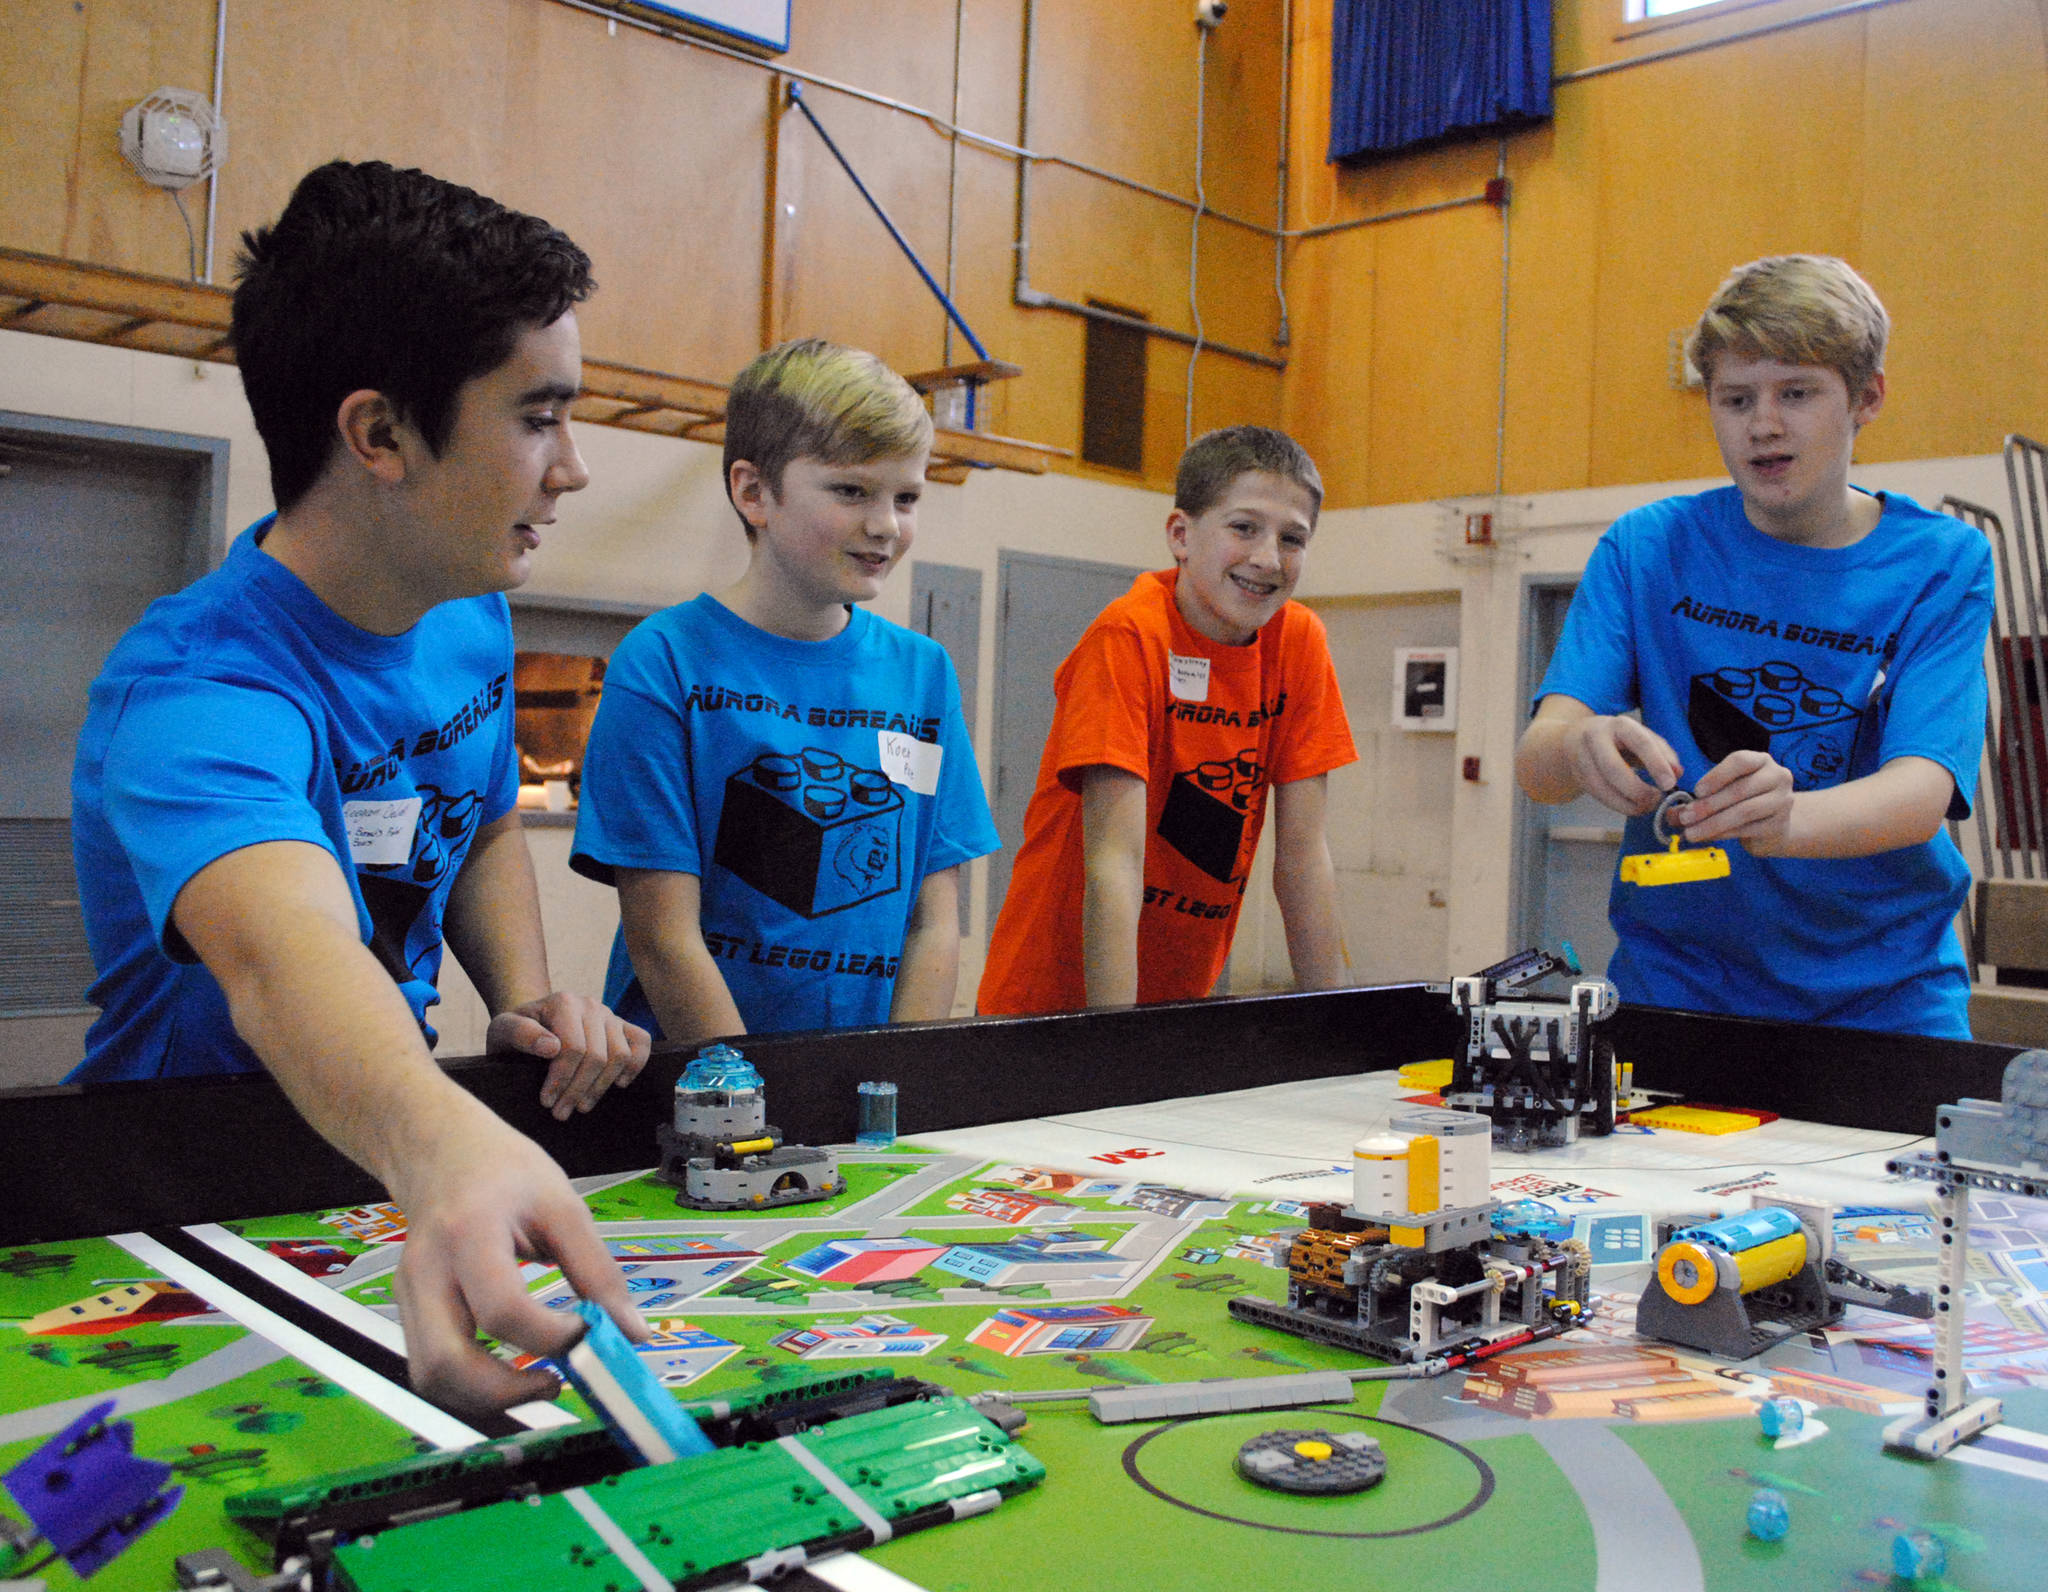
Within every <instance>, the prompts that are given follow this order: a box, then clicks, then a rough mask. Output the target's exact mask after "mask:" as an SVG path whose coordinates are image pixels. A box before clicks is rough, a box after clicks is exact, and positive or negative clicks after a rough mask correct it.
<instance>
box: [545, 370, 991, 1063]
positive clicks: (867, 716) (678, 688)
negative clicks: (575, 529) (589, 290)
mask: <svg viewBox="0 0 2048 1592" xmlns="http://www.w3.org/2000/svg"><path fill="white" fill-rule="evenodd" d="M725 425H726V432H725V485H726V494H727V497H728V498H729V500H730V501H731V503H732V506H733V508H734V510H735V512H736V513H737V514H738V515H739V518H740V525H741V528H742V530H743V531H744V532H745V534H746V537H747V541H748V544H749V547H750V550H751V555H752V556H751V558H750V560H749V562H748V565H747V571H746V573H745V574H744V575H742V576H741V577H740V579H739V580H738V581H737V582H736V583H735V584H734V585H732V586H730V587H728V588H727V589H726V590H724V591H722V592H719V593H718V594H717V595H716V596H714V595H712V594H710V593H708V592H707V593H705V594H704V595H703V596H700V597H698V598H696V599H695V600H693V601H691V602H687V603H684V604H681V605H680V606H678V607H674V608H669V609H665V610H663V611H662V612H661V613H658V614H655V615H654V616H653V617H652V618H650V619H648V620H646V621H645V622H644V623H643V624H641V625H640V626H639V627H638V628H636V629H635V630H634V631H633V633H632V634H631V635H629V636H628V637H627V638H626V639H625V640H624V641H623V642H621V643H620V645H619V649H618V651H617V653H616V654H614V656H613V658H612V660H611V663H610V665H609V667H608V669H607V671H606V675H605V685H604V696H603V698H602V699H601V701H600V703H599V705H598V711H597V719H596V722H595V724H594V725H593V726H592V729H591V734H590V746H589V751H588V753H587V754H586V757H585V761H584V771H583V790H582V807H581V810H580V813H579V815H578V818H577V823H576V841H575V845H574V847H573V849H572V852H571V856H570V866H572V867H573V868H575V869H576V870H577V871H578V872H579V873H582V874H585V875H586V876H588V877H590V878H592V879H596V880H598V881H599V882H600V883H605V884H613V885H616V886H617V888H618V892H619V916H620V927H619V934H618V937H617V939H616V940H615V941H614V942H613V946H612V964H611V973H610V976H609V978H608V979H607V981H606V986H605V987H606V988H607V989H608V990H610V991H611V999H612V1001H613V1003H614V1004H615V1005H616V1006H617V1007H618V1009H619V1010H620V1011H621V1012H622V1013H626V1014H630V1015H631V1017H632V1020H634V1021H636V1022H640V1023H644V1024H646V1025H647V1026H648V1027H649V1028H651V1029H653V1030H654V1031H655V1032H656V1033H657V1034H658V1035H660V1036H661V1037H664V1038H667V1039H670V1040H674V1041H677V1042H679V1043H687V1044H695V1043H699V1042H701V1041H703V1040H707V1039H710V1038H712V1037H714V1036H721V1035H732V1034H740V1033H752V1032H760V1031H763V1030H775V1029H796V1028H837V1027H848V1026H856V1025H865V1024H875V1023H884V1022H900V1021H909V1020H915V1019H920V1018H936V1017H946V1016H949V1015H951V1012H952V1007H953V996H954V991H955V989H956V987H957V984H958V979H959V946H960V936H959V904H958V903H959V869H960V866H961V864H963V863H965V862H968V861H970V860H971V859H973V858H975V857H979V856H982V855H984V854H985V853H987V852H990V851H993V850H995V848H996V845H997V840H996V833H995V824H994V821H993V820H992V819H991V818H990V816H989V810H988V802H987V799H986V798H985V797H984V795H983V794H982V789H981V776H980V774H979V773H978V771H977V770H976V768H975V762H974V748H973V745H972V743H971V742H970V741H969V739H968V735H967V727H966V723H965V721H964V720H963V718H962V716H961V712H960V687H959V683H958V681H957V680H956V679H955V677H954V674H953V666H952V664H951V662H950V661H948V659H947V657H946V654H945V651H944V649H942V648H941V647H940V646H939V644H938V643H937V642H935V641H932V640H931V639H929V638H928V637H924V636H919V635H916V634H913V633H912V632H910V631H908V630H905V629H903V628H902V627H900V626H898V625H893V624H890V623H889V622H888V621H887V620H884V619H878V618H877V617H875V615H873V614H871V613H869V612H868V611H867V610H865V609H863V608H860V607H857V606H856V604H859V603H864V602H869V601H872V600H873V599H874V598H875V597H877V596H879V595H880V594H881V590H882V583H883V582H884V581H885V580H886V579H887V578H888V575H889V572H890V571H891V570H892V569H894V568H895V566H896V563H897V561H898V560H899V559H901V558H902V556H903V554H904V553H905V552H907V551H908V550H909V548H910V545H911V539H912V537H913V535H914V534H915V532H916V526H917V506H918V500H919V498H920V497H921V496H922V495H923V492H924V472H925V465H926V462H927V461H928V459H929V458H930V455H931V443H932V426H931V418H930V416H929V415H927V414H926V412H925V409H924V405H923V403H922V401H921V400H920V399H919V398H918V396H917V394H916V393H915V392H914V391H912V390H911V388H910V386H909V385H908V384H907V383H906V382H904V380H903V379H902V378H901V377H900V376H898V375H896V374H895V373H894V372H893V371H891V370H890V369H889V368H888V367H887V366H885V365H884V364H882V362H881V361H880V360H878V359H876V358H875V357H874V356H873V355H872V354H867V353H863V352H861V351H860V350H858V349H852V348H843V347H840V346H838V345H836V344H832V343H827V342H824V341H822V340H819V339H815V338H812V339H806V340H804V341H800V342H792V343H784V344H782V345H781V346H780V347H777V348H773V349H770V350H769V351H768V352H767V353H765V354H763V355H761V356H760V357H759V358H758V359H756V360H754V362H753V363H752V364H750V365H749V366H748V367H747V368H746V369H745V370H744V371H743V372H741V374H740V377H739V379H738V380H737V381H736V382H734V384H733V388H732V392H731V395H730V399H729V403H728V407H727V411H726V421H725Z"/></svg>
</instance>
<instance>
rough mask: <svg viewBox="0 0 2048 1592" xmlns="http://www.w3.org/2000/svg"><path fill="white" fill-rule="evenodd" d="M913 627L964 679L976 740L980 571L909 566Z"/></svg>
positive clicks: (968, 895) (965, 916)
mask: <svg viewBox="0 0 2048 1592" xmlns="http://www.w3.org/2000/svg"><path fill="white" fill-rule="evenodd" d="M910 628H911V629H912V630H915V631H916V632H917V633H918V634H919V635H921V636H930V637H931V638H932V640H934V641H936V642H937V643H938V644H939V645H940V646H942V647H944V648H945V649H946V656H947V658H948V659H950V660H951V661H952V664H953V673H954V674H955V675H957V676H958V677H959V680H960V714H961V717H962V718H964V719H966V721H967V738H968V740H969V741H970V742H971V741H972V740H973V739H974V716H975V714H974V709H975V702H974V696H975V690H976V688H977V687H978V686H979V685H980V683H981V571H980V570H978V569H967V568H964V567H962V566H961V565H958V564H912V565H911V566H910ZM973 906H974V876H973V871H972V870H971V869H967V868H962V869H961V870H960V932H961V933H962V934H965V933H967V932H968V925H969V923H970V921H971V918H972V913H973Z"/></svg>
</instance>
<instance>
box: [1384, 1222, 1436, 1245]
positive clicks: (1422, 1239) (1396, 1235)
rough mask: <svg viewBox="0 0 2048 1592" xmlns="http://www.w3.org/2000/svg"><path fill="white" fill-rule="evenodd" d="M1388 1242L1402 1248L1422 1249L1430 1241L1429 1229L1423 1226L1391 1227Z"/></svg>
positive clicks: (1388, 1231) (1388, 1232)
mask: <svg viewBox="0 0 2048 1592" xmlns="http://www.w3.org/2000/svg"><path fill="white" fill-rule="evenodd" d="M1387 1242H1388V1243H1390V1244H1397V1245H1399V1246H1400V1247H1401V1248H1402V1249H1420V1248H1421V1247H1422V1246H1423V1245H1424V1244H1426V1243H1428V1242H1429V1232H1428V1229H1426V1228H1422V1227H1389V1228H1388V1229H1387Z"/></svg>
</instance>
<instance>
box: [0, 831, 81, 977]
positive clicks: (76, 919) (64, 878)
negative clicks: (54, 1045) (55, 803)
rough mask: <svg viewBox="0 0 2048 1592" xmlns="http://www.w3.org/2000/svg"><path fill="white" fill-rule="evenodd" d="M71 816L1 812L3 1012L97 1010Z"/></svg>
mask: <svg viewBox="0 0 2048 1592" xmlns="http://www.w3.org/2000/svg"><path fill="white" fill-rule="evenodd" d="M91 982H92V957H91V955H90V954H89V953H88V952H87V950H86V948H85V919H84V918H83V917H81V916H80V915H79V910H78V876H77V874H76V873H74V872H73V870H72V867H71V821H70V820H69V819H68V818H0V1017H51V1016H56V1015H59V1014H61V1013H65V1012H80V1011H89V1010H90V1009H91V1008H90V1007H88V1006H87V1005H86V1002H85V991H86V986H87V985H89V984H90V983H91Z"/></svg>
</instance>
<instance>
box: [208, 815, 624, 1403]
mask: <svg viewBox="0 0 2048 1592" xmlns="http://www.w3.org/2000/svg"><path fill="white" fill-rule="evenodd" d="M171 919H172V922H173V924H174V925H175V926H176V928H177V931H178V933H179V934H181V935H182V936H183V937H184V939H185V942H186V944H188V945H189V946H190V947H191V948H192V950H193V952H194V953H195V954H196V955H197V956H198V957H199V959H200V961H201V962H203V963H204V964H205V965H206V967H207V969H208V971H210V972H211V973H212V974H213V976H214V977H215V978H216V979H217V980H218V981H219V982H220V986H221V989H222V990H223V992H224V993H225V994H226V996H227V1000H228V1011H229V1015H230V1016H231V1017H232V1019H233V1021H234V1025H235V1032H236V1033H238V1034H239V1035H241V1037H242V1039H243V1040H244V1042H246V1043H247V1044H248V1045H249V1047H250V1048H251V1049H252V1050H254V1051H255V1052H256V1054H257V1055H258V1056H260V1057H261V1058H262V1059H263V1063H264V1065H265V1066H266V1067H268V1068H269V1069H270V1071H271V1073H272V1075H273V1076H275V1077H276V1079H277V1081H278V1083H279V1084H280V1085H282V1086H283V1088H284V1091H285V1093H286V1094H287V1095H288V1096H290V1098H291V1102H292V1104H293V1105H294V1106H296V1107H297V1108H298V1110H299V1113H300V1114H301V1115H302V1116H304V1117H305V1119H306V1120H307V1122H309V1123H310V1124H311V1125H312V1127H313V1129H314V1131H315V1132H317V1133H318V1134H319V1135H320V1136H321V1137H322V1138H324V1139H326V1140H327V1141H328V1142H329V1143H330V1144H332V1145H334V1146H335V1148H337V1149H339V1150H340V1151H341V1152H342V1153H343V1154H344V1155H346V1156H348V1158H349V1159H350V1160H352V1161H354V1162H355V1163H356V1164H357V1165H358V1166H361V1167H362V1168H363V1169H364V1170H365V1171H367V1172H369V1173H370V1175H371V1176H373V1177H375V1178H376V1179H377V1180H378V1182H380V1183H382V1184H383V1185H384V1187H385V1188H386V1189H388V1190H389V1191H390V1193H391V1197H392V1198H393V1199H394V1200H396V1201H397V1202H398V1205H399V1207H400V1209H402V1210H403V1211H404V1212H405V1215H406V1223H407V1238H406V1242H405V1255H404V1258H403V1259H402V1261H401V1262H400V1264H399V1269H398V1278H397V1281H398V1299H399V1309H400V1313H401V1315H402V1317H403V1320H404V1326H405V1341H406V1355H407V1358H408V1360H409V1361H410V1362H411V1369H412V1380H413V1383H414V1385H415V1386H416V1387H418V1388H419V1389H420V1391H421V1392H423V1393H425V1394H426V1395H427V1396H428V1397H430V1398H434V1399H438V1400H440V1401H441V1402H443V1403H446V1404H449V1405H451V1406H453V1407H455V1408H457V1409H461V1410H465V1411H485V1410H500V1409H504V1408H505V1407H506V1406H508V1405H511V1404H517V1403H520V1402H522V1401H524V1400H527V1399H532V1398H551V1397H553V1395H554V1393H555V1392H556V1391H557V1389H556V1384H555V1382H554V1379H553V1378H552V1377H549V1376H547V1375H546V1374H545V1373H542V1372H538V1371H531V1370H529V1371H515V1370H513V1369H512V1367H510V1366H508V1365H506V1364H504V1363H503V1362H502V1361H499V1360H496V1359H494V1358H492V1356H490V1355H489V1354H487V1353H486V1352H485V1351H484V1349H483V1347H482V1346H481V1345H480V1344H479V1343H478V1342H477V1341H476V1333H477V1330H478V1329H479V1328H481V1329H482V1330H483V1331H485V1332H488V1333H490V1334H491V1335H492V1336H493V1337H498V1338H503V1339H505V1340H506V1341H507V1342H509V1343H513V1344H516V1345H518V1347H520V1348H522V1349H526V1350H528V1351H530V1352H532V1353H534V1354H550V1355H551V1354H558V1353H560V1352H562V1351H563V1350H565V1349H566V1348H567V1347H568V1346H569V1342H570V1340H571V1339H573V1337H574V1336H575V1332H574V1326H573V1323H572V1322H570V1321H567V1320H564V1319H563V1318H562V1316H561V1315H560V1314H558V1313H557V1312H554V1311H550V1310H543V1309H542V1308H541V1307H540V1306H539V1305H538V1304H537V1303H536V1302H535V1301H534V1300H533V1298H532V1297H531V1296H530V1295H528V1293H527V1292H526V1286H525V1283H524V1282H523V1281H522V1280H521V1278H520V1275H519V1265H520V1262H521V1261H524V1260H539V1259H552V1260H554V1261H555V1262H556V1263H557V1264H558V1265H560V1266H561V1268H562V1272H563V1274H564V1275H565V1276H566V1277H567V1278H568V1279H569V1281H570V1282H571V1283H572V1284H573V1285H574V1286H575V1288H576V1291H577V1292H578V1293H580V1294H582V1295H583V1297H584V1298H586V1299H591V1300H595V1301H597V1302H598V1303H600V1304H602V1305H603V1306H604V1307H605V1309H606V1310H607V1311H609V1312H610V1314H611V1315H612V1317H613V1319H614V1320H616V1321H617V1322H618V1323H619V1325H620V1326H621V1327H622V1328H624V1329H625V1330H626V1331H627V1332H628V1334H629V1335H631V1336H635V1337H638V1336H641V1335H643V1334H644V1330H645V1329H644V1328H643V1327H642V1326H641V1325H640V1320H639V1317H638V1316H637V1315H636V1314H635V1313H634V1311H633V1307H632V1305H631V1303H630V1302H629V1296H628V1294H627V1291H626V1282H625V1278H624V1277H623V1276H622V1275H621V1274H620V1272H619V1269H618V1266H617V1265H616V1264H615V1263H614V1262H613V1261H612V1260H611V1259H610V1257H609V1256H607V1255H606V1253H605V1249H604V1244H603V1242H602V1241H601V1240H600V1239H599V1238H598V1236H597V1229H596V1228H595V1227H594V1226H593V1225H592V1224H591V1219H590V1213H589V1211H588V1210H587V1209H586V1208H585V1206H584V1204H583V1202H582V1200H581V1199H579V1198H578V1197H577V1195H576V1193H575V1191H574V1190H573V1189H571V1188H570V1187H569V1183H568V1179H567V1178H565V1177H564V1176H563V1175H562V1171H561V1169H560V1168H559V1167H557V1166H556V1165H555V1163H554V1162H553V1161H552V1160H550V1159H549V1158H548V1156H547V1155H546V1154H545V1153H544V1152H543V1151H542V1150H541V1148H540V1146H539V1145H537V1144H535V1143H534V1142H533V1141H532V1140H531V1139H528V1138H527V1137H525V1136H524V1135H523V1134H520V1133H517V1132H515V1131H513V1129H512V1128H510V1127H509V1126H507V1125H506V1123H504V1122H503V1121H502V1120H500V1119H499V1118H498V1117H497V1116H496V1115H495V1114H493V1113H492V1111H491V1110H490V1108H489V1107H487V1106H485V1105H484V1104H483V1103H482V1102H481V1101H479V1100H477V1099H476V1098H475V1096H473V1095H471V1094H470V1093H469V1092H468V1091H467V1090H465V1089H463V1088H461V1087H460V1086H459V1085H457V1084H455V1083H453V1082H451V1081H450V1080H449V1078H448V1077H447V1075H446V1074H444V1073H443V1072H442V1071H441V1069H440V1068H439V1067H437V1066H435V1065H434V1060H433V1057H431V1056H430V1055H428V1053H427V1047H426V1043H425V1041H424V1040H423V1039H422V1038H421V1036H420V1030H419V1025H418V1024H417V1023H416V1022H414V1021H413V1015H412V1008H411V1007H409V1006H408V1005H406V1003H405V998H404V997H403V996H402V995H400V994H399V992H398V987H397V986H396V985H395V984H393V983H392V982H391V977H390V975H389V974H388V973H386V972H385V971H384V969H383V967H382V966H381V965H379V963H378V961H377V959H376V958H375V957H374V956H373V955H371V953H370V951H369V949H368V948H367V947H366V946H364V944H363V943H362V940H361V939H360V938H359V937H358V934H357V929H356V911H355V903H354V901H353V899H352V898H351V897H350V895H349V892H348V885H347V883H346V882H345V880H344V879H343V877H342V873H341V869H340V866H339V864H337V863H336V862H335V860H334V858H333V856H332V855H331V854H330V853H329V852H327V851H326V850H325V849H323V848H322V847H319V846H316V845H312V844H309V843H307V842H303V841H296V840H279V841H268V842H264V843H261V844H257V845H253V846H246V847H243V848H242V849H241V850H239V851H231V852H229V853H228V854H227V855H225V856H223V857H220V858H217V859H216V860H215V861H213V862H211V863H209V864H208V865H207V866H206V867H204V868H202V869H200V871H199V872H198V873H196V874H194V875H193V876H192V878H191V879H190V880H189V881H188V882H187V883H186V885H185V887H184V888H183V889H182V890H180V891H179V893H178V898H177V900H176V902H175V903H174V904H173V906H172V910H171Z"/></svg>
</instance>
